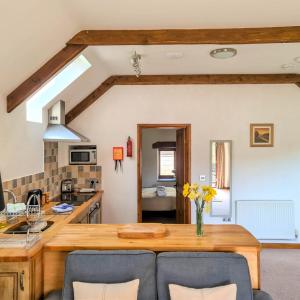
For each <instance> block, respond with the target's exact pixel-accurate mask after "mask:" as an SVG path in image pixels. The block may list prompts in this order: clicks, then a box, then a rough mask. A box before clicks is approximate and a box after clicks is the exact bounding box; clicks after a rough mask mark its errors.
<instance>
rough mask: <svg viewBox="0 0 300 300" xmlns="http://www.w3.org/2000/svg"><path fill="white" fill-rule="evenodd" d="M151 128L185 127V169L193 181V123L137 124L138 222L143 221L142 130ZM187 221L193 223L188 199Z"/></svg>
mask: <svg viewBox="0 0 300 300" xmlns="http://www.w3.org/2000/svg"><path fill="white" fill-rule="evenodd" d="M147 128H148V129H149V128H157V129H160V128H168V129H184V130H185V137H184V139H185V145H186V147H185V148H186V149H187V158H186V161H185V170H186V173H187V181H188V182H190V181H191V124H164V123H161V124H137V222H142V131H143V129H147ZM184 215H185V223H187V224H190V223H191V205H190V202H189V201H188V200H187V202H186V205H185V211H184Z"/></svg>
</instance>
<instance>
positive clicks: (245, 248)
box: [44, 224, 260, 294]
mask: <svg viewBox="0 0 300 300" xmlns="http://www.w3.org/2000/svg"><path fill="white" fill-rule="evenodd" d="M121 226H122V225H120V224H111V225H108V224H101V225H90V224H89V225H86V224H72V225H65V226H64V227H63V228H62V229H61V230H60V231H59V232H58V233H57V234H56V235H55V236H54V237H53V238H52V239H51V240H49V241H48V242H47V243H46V244H45V245H44V270H47V272H44V294H48V293H49V292H50V291H52V290H56V289H61V288H62V287H63V274H64V269H63V268H64V261H65V258H66V256H67V254H68V253H69V252H70V251H73V250H88V249H89V250H91V249H93V250H152V251H154V252H165V251H202V252H204V251H217V252H235V253H239V254H241V255H243V256H244V257H245V258H246V259H247V261H248V265H249V269H250V275H251V280H252V286H253V288H255V289H259V288H260V243H259V242H258V241H257V240H256V239H255V237H253V236H252V235H251V234H250V233H249V232H248V231H247V230H246V229H244V228H243V227H241V226H239V225H205V226H204V236H203V237H197V236H196V235H195V225H181V224H180V225H179V224H168V225H167V224H166V225H164V226H165V227H166V230H167V235H166V236H165V237H159V238H136V239H134V238H131V239H126V238H119V237H118V230H119V229H120V227H121ZM133 226H134V225H133Z"/></svg>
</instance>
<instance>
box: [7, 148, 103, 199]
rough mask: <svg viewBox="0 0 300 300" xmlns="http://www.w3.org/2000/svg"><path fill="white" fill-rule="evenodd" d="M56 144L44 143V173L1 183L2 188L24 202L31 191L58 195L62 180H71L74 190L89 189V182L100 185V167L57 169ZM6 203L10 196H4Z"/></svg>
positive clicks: (66, 167) (74, 166) (52, 195)
mask: <svg viewBox="0 0 300 300" xmlns="http://www.w3.org/2000/svg"><path fill="white" fill-rule="evenodd" d="M57 158H58V143H57V142H46V143H45V147H44V172H42V173H38V174H34V175H29V176H25V177H21V178H18V179H14V180H10V181H6V182H3V188H4V189H8V190H11V191H13V192H14V193H15V195H16V197H17V200H18V201H22V202H25V201H26V199H27V193H28V191H29V190H32V189H41V190H42V191H43V192H49V196H50V198H52V197H55V196H57V195H58V194H60V184H61V181H62V180H63V179H66V178H72V179H73V182H74V186H75V188H83V187H89V185H90V180H94V181H96V182H97V181H98V185H97V187H99V186H100V184H101V167H100V166H87V165H85V166H78V165H72V166H65V167H60V168H58V161H57ZM5 197H6V199H5V200H6V201H7V200H8V199H9V200H10V199H11V196H9V195H8V194H5Z"/></svg>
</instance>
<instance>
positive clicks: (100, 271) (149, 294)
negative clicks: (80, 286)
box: [46, 251, 157, 300]
mask: <svg viewBox="0 0 300 300" xmlns="http://www.w3.org/2000/svg"><path fill="white" fill-rule="evenodd" d="M155 261H156V255H155V253H153V252H151V251H74V252H71V253H70V254H69V255H68V257H67V261H66V270H65V282H64V289H63V292H62V295H61V292H59V291H57V292H54V293H51V294H50V295H48V297H47V298H46V299H47V300H52V299H53V300H58V299H63V300H73V299H74V295H73V281H82V282H94V283H99V282H101V283H120V282H126V281H131V280H133V279H140V284H139V291H138V300H155V299H156V297H157V291H156V278H155V276H156V274H155V269H156V264H155Z"/></svg>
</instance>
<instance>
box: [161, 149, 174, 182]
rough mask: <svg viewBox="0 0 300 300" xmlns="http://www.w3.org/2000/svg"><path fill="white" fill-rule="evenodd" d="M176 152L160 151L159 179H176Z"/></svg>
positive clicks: (170, 150) (169, 150)
mask: <svg viewBox="0 0 300 300" xmlns="http://www.w3.org/2000/svg"><path fill="white" fill-rule="evenodd" d="M175 154H176V152H175V150H172V149H158V179H168V180H174V179H175Z"/></svg>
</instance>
